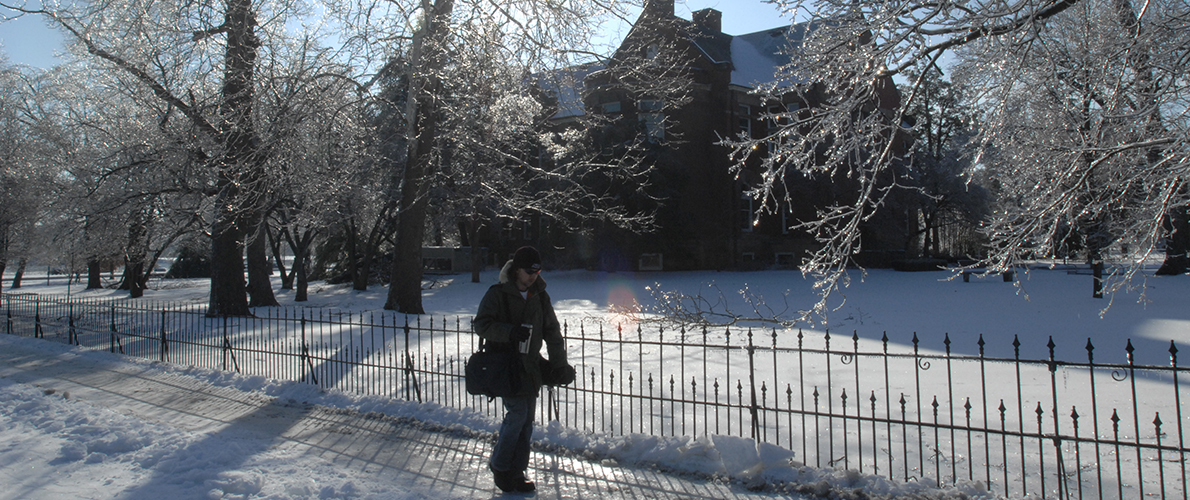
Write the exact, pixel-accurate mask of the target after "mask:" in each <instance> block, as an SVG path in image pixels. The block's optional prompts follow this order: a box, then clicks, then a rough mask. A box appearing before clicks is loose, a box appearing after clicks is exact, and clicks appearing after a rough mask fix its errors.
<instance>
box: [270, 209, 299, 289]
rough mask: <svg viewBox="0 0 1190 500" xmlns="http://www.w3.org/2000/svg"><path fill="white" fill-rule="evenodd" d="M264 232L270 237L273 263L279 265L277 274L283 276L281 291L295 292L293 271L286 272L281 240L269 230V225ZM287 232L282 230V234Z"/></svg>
mask: <svg viewBox="0 0 1190 500" xmlns="http://www.w3.org/2000/svg"><path fill="white" fill-rule="evenodd" d="M264 231H265V236H267V237H268V242H269V248H270V249H271V250H272V251H273V261H274V262H275V263H276V265H277V272H278V273H280V274H281V289H282V290H293V271H292V270H290V271H288V272H286V270H285V260H284V258H283V257H282V255H281V238H278V237H277V236H278V235H276V234H274V233H273V231H270V230H269V225H268V224H265V225H264ZM285 231H286V229H284V228H283V229H281V232H285Z"/></svg>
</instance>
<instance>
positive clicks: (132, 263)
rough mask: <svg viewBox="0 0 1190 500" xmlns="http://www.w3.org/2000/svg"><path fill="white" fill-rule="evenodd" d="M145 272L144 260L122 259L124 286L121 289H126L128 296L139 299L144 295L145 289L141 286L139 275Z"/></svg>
mask: <svg viewBox="0 0 1190 500" xmlns="http://www.w3.org/2000/svg"><path fill="white" fill-rule="evenodd" d="M144 271H145V261H144V259H143V258H142V259H135V260H133V259H124V280H123V281H124V284H123V285H121V286H122V287H127V289H128V296H129V297H131V298H134V299H138V298H141V297H143V296H144V295H145V289H144V287H142V286H141V283H142V282H141V274H144Z"/></svg>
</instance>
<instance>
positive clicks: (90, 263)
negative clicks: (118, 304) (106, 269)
mask: <svg viewBox="0 0 1190 500" xmlns="http://www.w3.org/2000/svg"><path fill="white" fill-rule="evenodd" d="M99 288H103V268H102V265H101V263H100V261H99V257H91V258H89V259H87V290H95V289H99Z"/></svg>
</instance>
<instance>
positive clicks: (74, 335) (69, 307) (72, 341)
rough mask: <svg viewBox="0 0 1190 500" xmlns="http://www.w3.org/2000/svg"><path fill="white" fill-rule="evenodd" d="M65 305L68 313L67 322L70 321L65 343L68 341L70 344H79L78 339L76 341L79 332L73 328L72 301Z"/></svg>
mask: <svg viewBox="0 0 1190 500" xmlns="http://www.w3.org/2000/svg"><path fill="white" fill-rule="evenodd" d="M66 307H67V311H66V314H67V315H68V318H69V323H70V330H69V331H68V337H67V340H66V343H68V344H70V345H78V344H79V341H78V340H79V334H78V332H77V331H75V329H74V303H73V302H71V303H70V304H68V305H67V306H66Z"/></svg>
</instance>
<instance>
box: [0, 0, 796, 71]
mask: <svg viewBox="0 0 1190 500" xmlns="http://www.w3.org/2000/svg"><path fill="white" fill-rule="evenodd" d="M675 3H676V5H675V8H674V10H675V12H676V13H677V15H678V16H679V17H683V18H686V19H690V13H691V12H693V11H696V10H701V9H705V8H713V9H716V10H719V11H721V12H723V31H724V32H725V33H728V34H732V35H742V34H745V33H752V32H756V31H761V30H765V29H769V28H775V27H777V26H782V25H785V24H788V23H789V22H790V20H789V18H787V17H783V16H782V15H781V12H780V10H779V9H777V7H776V6H774V5H773V4H771V3H768V2H765V1H764V0H688V1H682V0H677V1H676V2H675ZM6 14H8V12H7V11H4V12H2V13H0V15H6ZM0 50H2V51H3V53H4V57H6V58H7V60H8V62H9V63H14V64H27V65H30V66H34V67H40V68H48V67H50V66H52V65H54V64H55V63H56V62H57V59H56V58H55V55H54V54H55V53H57V52H61V51H62V37H61V35H60V34H58V33H57V32H55V31H52V30H50V29H49V28H47V27H46V25H45V23H44V22H42V21H41V20H40V19H37V18H31V17H29V18H21V19H16V20H11V21H7V22H4V23H3V24H0Z"/></svg>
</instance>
